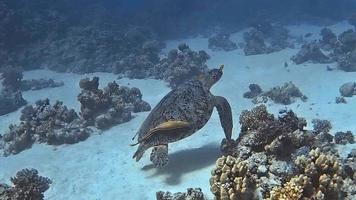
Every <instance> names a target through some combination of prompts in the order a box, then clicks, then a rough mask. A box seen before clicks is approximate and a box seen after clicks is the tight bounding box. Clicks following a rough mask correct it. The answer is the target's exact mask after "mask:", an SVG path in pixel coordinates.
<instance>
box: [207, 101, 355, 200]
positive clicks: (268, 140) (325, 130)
mask: <svg viewBox="0 0 356 200" xmlns="http://www.w3.org/2000/svg"><path fill="white" fill-rule="evenodd" d="M240 124H241V132H240V135H239V137H238V138H237V139H236V140H232V141H227V140H226V139H223V141H222V145H221V150H222V152H223V153H224V155H225V156H224V157H222V158H220V159H218V160H217V164H216V165H217V166H219V167H217V169H219V170H218V171H217V172H215V171H214V170H213V172H212V176H213V177H212V178H211V183H210V184H211V185H212V183H215V182H217V181H216V180H219V179H221V177H223V176H222V174H223V172H224V170H225V171H226V172H228V173H231V172H230V171H232V168H231V167H230V168H228V167H226V166H228V165H227V164H225V163H228V160H234V161H235V160H236V161H238V162H239V163H244V164H243V168H242V167H240V168H239V169H244V172H247V173H248V174H249V177H251V178H249V180H253V181H254V183H255V184H254V186H255V190H253V191H252V192H253V193H254V194H253V196H254V197H257V198H258V199H271V200H273V199H275V200H280V199H291V200H293V199H295V200H299V199H326V200H331V199H343V197H344V196H346V195H352V187H346V186H345V185H343V182H344V181H352V180H350V179H352V178H353V176H354V175H353V174H354V168H356V167H355V166H354V163H353V158H351V156H349V157H350V158H348V160H347V161H344V162H343V161H341V160H340V159H339V158H338V156H337V153H336V152H335V149H333V143H332V142H333V136H332V135H330V134H329V131H330V129H331V125H330V123H329V122H328V121H326V120H314V123H313V124H314V131H308V130H304V127H306V125H307V124H306V121H305V120H304V119H303V118H298V117H297V116H296V115H295V114H294V113H293V112H292V111H290V110H289V111H288V110H281V111H280V112H279V116H278V118H275V117H274V116H273V115H272V114H270V113H268V112H267V109H266V107H265V106H264V105H260V106H257V107H255V108H253V109H252V110H251V111H247V110H244V111H243V112H242V113H241V115H240ZM327 134H328V135H330V137H331V140H330V138H329V139H326V138H325V137H327V136H326V135H327ZM242 160H243V161H242ZM224 168H225V169H224ZM229 170H230V171H229ZM346 171H347V175H345V172H346ZM218 172H219V173H220V175H219V176H217V173H218ZM224 176H225V177H226V176H227V177H228V178H226V179H225V177H224V178H222V180H228V181H230V182H231V180H234V178H235V177H239V175H233V176H234V177H233V178H231V177H230V174H226V175H224ZM230 182H228V183H230ZM219 184H220V185H221V182H218V184H217V186H219ZM231 184H233V183H230V184H227V185H228V186H230V185H231ZM218 189H220V188H219V187H216V186H215V188H212V192H213V194H214V195H215V196H216V197H217V198H218V199H219V197H220V196H219V195H221V193H220V190H218ZM232 192H233V191H232ZM222 193H223V194H224V196H226V199H233V198H230V197H229V194H230V193H227V192H225V191H224V190H222ZM237 199H240V198H237ZM248 199H253V198H252V197H250V198H248Z"/></svg>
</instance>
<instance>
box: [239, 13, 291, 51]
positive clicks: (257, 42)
mask: <svg viewBox="0 0 356 200" xmlns="http://www.w3.org/2000/svg"><path fill="white" fill-rule="evenodd" d="M251 26H252V29H251V30H250V31H249V32H246V33H244V40H245V42H246V46H245V48H244V52H245V55H257V54H266V53H271V52H276V51H280V50H282V49H285V48H287V47H291V46H292V45H291V44H290V43H289V41H288V38H289V33H288V30H287V29H286V28H284V27H283V26H280V25H272V24H271V23H270V22H269V21H267V20H265V19H257V20H255V21H253V22H252V23H251Z"/></svg>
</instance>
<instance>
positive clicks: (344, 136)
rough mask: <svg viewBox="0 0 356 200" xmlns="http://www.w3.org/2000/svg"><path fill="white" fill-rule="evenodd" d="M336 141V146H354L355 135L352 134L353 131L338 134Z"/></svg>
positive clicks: (336, 134)
mask: <svg viewBox="0 0 356 200" xmlns="http://www.w3.org/2000/svg"><path fill="white" fill-rule="evenodd" d="M334 140H335V143H336V144H348V143H350V144H353V143H355V139H354V135H353V134H352V132H351V131H346V132H342V131H339V132H336V133H335V137H334Z"/></svg>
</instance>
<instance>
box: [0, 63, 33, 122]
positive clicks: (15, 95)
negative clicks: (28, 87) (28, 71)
mask: <svg viewBox="0 0 356 200" xmlns="http://www.w3.org/2000/svg"><path fill="white" fill-rule="evenodd" d="M0 80H2V89H1V90H0V115H4V114H8V113H10V112H13V111H15V110H17V109H19V108H20V107H22V106H24V105H26V103H27V102H26V100H25V99H23V97H22V93H21V91H20V87H21V80H22V70H21V69H20V68H14V67H11V66H8V67H4V68H1V69H0Z"/></svg>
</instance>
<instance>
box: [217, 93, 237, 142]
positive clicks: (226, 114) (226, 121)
mask: <svg viewBox="0 0 356 200" xmlns="http://www.w3.org/2000/svg"><path fill="white" fill-rule="evenodd" d="M215 106H216V108H217V110H218V113H219V117H220V122H221V125H222V127H223V129H224V132H225V137H226V139H228V140H231V135H232V126H233V124H232V113H231V106H230V104H229V102H228V101H227V100H226V99H225V98H224V97H221V96H215Z"/></svg>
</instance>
